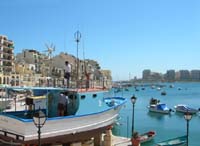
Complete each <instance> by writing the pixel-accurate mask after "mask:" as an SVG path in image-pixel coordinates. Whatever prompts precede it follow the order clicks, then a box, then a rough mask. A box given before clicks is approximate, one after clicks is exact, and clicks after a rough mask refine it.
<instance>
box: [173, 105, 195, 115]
mask: <svg viewBox="0 0 200 146" xmlns="http://www.w3.org/2000/svg"><path fill="white" fill-rule="evenodd" d="M174 108H175V109H176V111H177V112H181V113H186V112H188V113H191V114H196V113H197V112H199V110H198V109H195V108H191V107H188V106H187V105H185V104H178V105H176V106H174Z"/></svg>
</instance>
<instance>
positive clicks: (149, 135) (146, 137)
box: [139, 131, 156, 144]
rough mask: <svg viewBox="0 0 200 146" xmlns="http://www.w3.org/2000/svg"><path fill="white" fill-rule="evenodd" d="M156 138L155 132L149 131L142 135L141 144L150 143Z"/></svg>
mask: <svg viewBox="0 0 200 146" xmlns="http://www.w3.org/2000/svg"><path fill="white" fill-rule="evenodd" d="M155 136H156V132H155V131H148V132H146V133H143V134H141V135H140V136H139V137H140V143H141V144H142V143H145V142H148V141H151V140H152V139H153V138H154V137H155Z"/></svg>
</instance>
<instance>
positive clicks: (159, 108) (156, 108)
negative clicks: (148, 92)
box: [147, 98, 173, 114]
mask: <svg viewBox="0 0 200 146" xmlns="http://www.w3.org/2000/svg"><path fill="white" fill-rule="evenodd" d="M147 108H148V109H149V111H150V112H157V113H162V114H169V113H170V112H172V111H173V110H172V109H169V108H168V107H167V105H166V104H165V103H160V100H157V99H154V98H151V100H150V103H149V106H147Z"/></svg>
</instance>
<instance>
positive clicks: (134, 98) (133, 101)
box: [131, 95, 137, 134]
mask: <svg viewBox="0 0 200 146" xmlns="http://www.w3.org/2000/svg"><path fill="white" fill-rule="evenodd" d="M136 100H137V97H135V95H133V96H132V97H131V103H132V104H133V112H132V114H133V115H132V131H131V132H132V134H133V132H134V112H135V111H134V110H135V103H136Z"/></svg>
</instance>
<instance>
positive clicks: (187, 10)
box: [0, 0, 200, 80]
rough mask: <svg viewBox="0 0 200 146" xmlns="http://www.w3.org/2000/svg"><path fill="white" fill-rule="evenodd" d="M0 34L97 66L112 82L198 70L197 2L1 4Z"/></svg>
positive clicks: (41, 0) (37, 0)
mask: <svg viewBox="0 0 200 146" xmlns="http://www.w3.org/2000/svg"><path fill="white" fill-rule="evenodd" d="M0 10H1V11H0V34H3V35H7V36H8V38H9V39H11V40H13V41H14V43H15V54H16V53H18V52H21V51H22V50H23V49H24V48H25V49H36V50H38V51H41V52H42V51H44V50H46V48H45V43H47V44H51V43H53V44H54V45H55V46H56V52H54V55H56V54H59V53H60V52H67V53H69V54H73V55H74V56H76V43H75V41H74V33H75V32H76V31H77V30H79V31H80V32H81V33H82V38H81V43H80V47H79V56H80V58H83V50H85V51H84V52H85V58H89V59H94V60H97V61H98V62H99V64H100V66H101V67H102V68H103V69H110V70H111V71H112V76H113V79H114V80H123V79H129V77H131V78H133V77H134V76H137V77H141V76H142V71H143V70H144V69H151V70H152V71H155V72H161V73H165V72H166V70H168V69H175V70H180V69H188V70H191V69H200V63H199V58H200V0H1V4H0Z"/></svg>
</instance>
